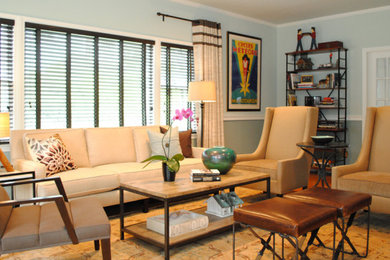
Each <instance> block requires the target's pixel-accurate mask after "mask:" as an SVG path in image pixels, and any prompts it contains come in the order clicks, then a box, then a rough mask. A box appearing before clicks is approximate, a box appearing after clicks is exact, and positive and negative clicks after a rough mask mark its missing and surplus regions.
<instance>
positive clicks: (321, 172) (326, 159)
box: [297, 142, 348, 188]
mask: <svg viewBox="0 0 390 260" xmlns="http://www.w3.org/2000/svg"><path fill="white" fill-rule="evenodd" d="M297 146H298V147H300V148H301V149H302V150H304V151H305V152H307V153H308V154H310V155H311V156H312V157H313V159H314V161H315V162H316V163H317V165H318V170H317V173H318V180H317V182H316V184H314V186H315V187H317V186H318V184H319V183H320V182H321V186H322V187H324V186H325V185H326V186H327V187H328V188H330V185H329V183H328V181H327V180H326V167H328V166H329V165H330V161H331V160H330V159H331V157H332V156H333V155H334V154H335V153H336V150H337V149H345V148H347V147H348V144H347V143H344V142H331V143H327V144H318V143H314V142H302V143H297ZM309 149H319V150H321V155H320V156H317V155H316V154H315V153H313V152H311V151H310V150H309ZM326 150H328V151H331V152H329V153H328V154H326V153H325V151H326ZM320 160H321V162H320ZM324 184H325V185H324Z"/></svg>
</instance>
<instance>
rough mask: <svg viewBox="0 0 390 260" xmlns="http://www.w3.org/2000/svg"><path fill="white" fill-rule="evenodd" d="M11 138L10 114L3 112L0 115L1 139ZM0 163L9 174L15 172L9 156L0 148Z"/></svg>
mask: <svg viewBox="0 0 390 260" xmlns="http://www.w3.org/2000/svg"><path fill="white" fill-rule="evenodd" d="M9 136H10V129H9V113H7V112H3V113H0V138H6V137H9ZM0 162H1V163H2V164H3V166H4V168H5V170H6V171H7V172H12V171H14V168H13V167H12V165H11V164H10V163H9V161H8V159H7V156H5V154H4V152H3V150H1V148H0Z"/></svg>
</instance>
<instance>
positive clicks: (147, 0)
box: [0, 0, 277, 152]
mask: <svg viewBox="0 0 390 260" xmlns="http://www.w3.org/2000/svg"><path fill="white" fill-rule="evenodd" d="M157 12H162V13H167V14H170V15H174V16H180V17H185V18H188V19H207V20H210V21H215V22H219V23H221V25H222V42H223V49H222V53H223V86H224V88H225V89H226V32H227V31H232V32H236V33H241V34H246V35H251V36H255V37H260V38H262V48H263V50H262V80H261V83H262V85H261V94H262V98H261V99H262V106H261V107H262V108H261V111H260V112H258V111H256V112H227V111H226V91H225V93H224V102H225V104H224V110H225V113H224V117H225V118H227V119H229V120H230V121H229V122H232V121H231V120H235V119H237V118H239V119H240V120H243V121H244V122H243V121H233V122H237V124H232V123H225V127H226V128H227V129H226V132H227V133H237V132H242V131H245V133H246V135H245V136H244V135H237V134H236V135H233V136H231V135H229V134H228V135H227V137H226V138H225V139H226V145H227V146H231V147H232V148H233V149H236V150H239V151H246V152H250V151H252V150H253V148H252V147H248V146H247V145H246V144H245V143H248V140H240V139H239V140H237V138H246V139H249V140H250V139H252V138H254V139H257V138H258V135H259V133H260V132H261V124H262V123H261V122H259V124H253V123H251V121H252V120H253V119H261V118H263V115H264V111H265V107H267V106H275V104H276V91H275V86H276V70H275V68H276V60H275V56H276V33H277V32H276V29H275V27H274V26H270V25H265V24H262V23H260V22H257V21H253V20H249V19H245V18H242V17H239V16H235V15H231V14H228V13H224V12H220V11H216V10H213V9H209V8H204V7H199V6H198V7H197V6H188V5H183V4H179V3H177V2H173V1H169V0H142V1H129V0H110V1H107V0H82V1H80V0H66V1H63V0H2V1H1V5H0V13H6V14H14V15H21V16H26V17H33V18H40V19H48V20H52V21H57V22H65V23H71V24H75V25H82V26H93V27H98V28H103V29H110V30H115V31H122V32H129V33H135V34H141V35H145V37H148V36H152V37H160V38H164V39H172V40H179V41H186V42H192V35H191V24H190V23H188V22H184V21H179V20H174V19H169V18H166V20H165V22H162V20H161V17H159V16H157V15H156V13H157ZM248 124H249V126H250V128H249V129H248ZM230 128H231V129H230ZM240 136H241V137H240ZM242 136H244V137H242ZM257 141H258V139H257V140H256V141H255V142H257ZM250 143H251V142H250Z"/></svg>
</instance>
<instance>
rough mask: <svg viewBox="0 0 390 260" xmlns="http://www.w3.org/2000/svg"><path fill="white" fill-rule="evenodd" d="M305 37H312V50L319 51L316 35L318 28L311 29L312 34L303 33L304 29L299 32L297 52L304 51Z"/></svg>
mask: <svg viewBox="0 0 390 260" xmlns="http://www.w3.org/2000/svg"><path fill="white" fill-rule="evenodd" d="M304 36H310V37H311V44H310V50H313V49H314V50H315V49H317V41H316V39H317V34H316V28H315V27H311V30H310V32H305V33H304V32H302V29H301V28H299V29H298V32H297V48H296V51H299V50H301V51H303V45H302V38H303V37H304Z"/></svg>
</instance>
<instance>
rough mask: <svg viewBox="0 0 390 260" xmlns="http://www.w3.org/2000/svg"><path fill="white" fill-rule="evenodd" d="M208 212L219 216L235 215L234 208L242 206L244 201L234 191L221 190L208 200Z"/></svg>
mask: <svg viewBox="0 0 390 260" xmlns="http://www.w3.org/2000/svg"><path fill="white" fill-rule="evenodd" d="M206 202H207V210H206V213H207V214H212V215H216V216H218V217H227V216H231V215H233V212H234V209H235V208H238V207H241V206H242V204H244V202H243V201H242V200H241V199H240V198H239V197H238V196H237V194H236V193H235V192H234V191H231V192H229V193H224V192H221V193H220V194H216V195H214V196H212V197H210V198H208V199H207V200H206Z"/></svg>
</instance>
